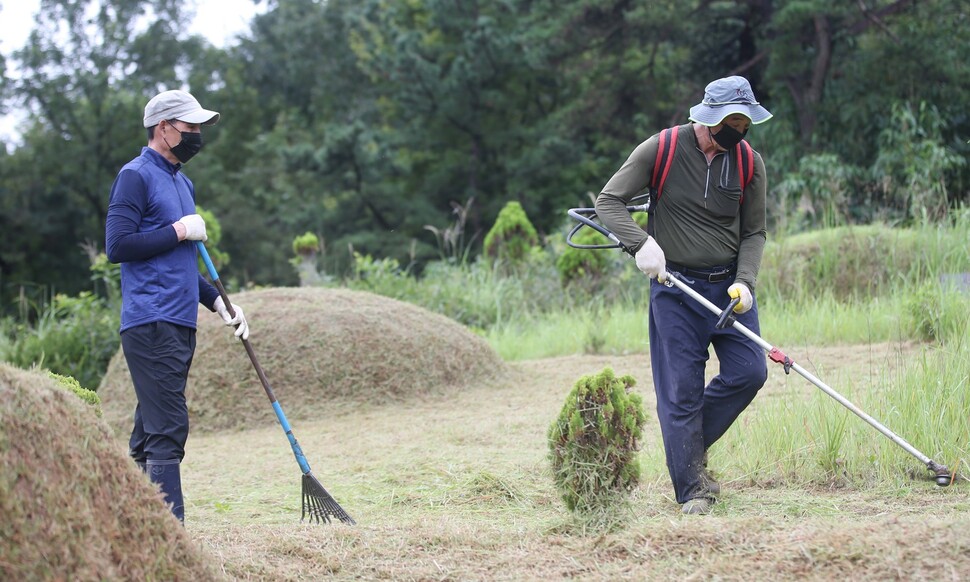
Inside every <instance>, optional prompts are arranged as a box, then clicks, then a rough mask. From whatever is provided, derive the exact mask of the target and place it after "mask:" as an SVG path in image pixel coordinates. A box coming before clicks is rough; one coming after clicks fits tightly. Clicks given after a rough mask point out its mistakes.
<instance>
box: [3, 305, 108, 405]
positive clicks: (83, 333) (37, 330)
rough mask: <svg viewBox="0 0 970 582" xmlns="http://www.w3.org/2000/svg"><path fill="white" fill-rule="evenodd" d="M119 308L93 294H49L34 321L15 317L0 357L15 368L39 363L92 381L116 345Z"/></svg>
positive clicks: (88, 382) (94, 383)
mask: <svg viewBox="0 0 970 582" xmlns="http://www.w3.org/2000/svg"><path fill="white" fill-rule="evenodd" d="M118 326H119V314H118V312H117V310H116V309H115V308H114V307H113V306H111V305H108V304H106V302H105V301H103V300H101V299H100V298H98V297H96V296H95V295H94V294H92V293H90V292H88V291H83V292H81V293H80V294H79V295H78V296H77V297H68V296H66V295H55V296H54V298H53V299H52V300H51V303H50V305H49V306H48V307H47V308H46V309H44V310H43V311H42V312H41V313H39V314H38V317H37V321H36V322H35V323H34V324H33V325H30V324H29V323H23V322H21V323H17V324H16V325H15V326H14V327H15V333H16V337H15V339H14V340H13V341H12V342H11V343H10V344H9V345H8V346H7V347H6V349H5V353H4V354H3V359H4V360H6V361H8V362H10V363H12V364H14V365H16V366H19V367H21V368H30V367H31V366H40V367H43V368H46V369H48V370H51V371H53V372H55V373H58V374H63V375H65V376H71V377H73V378H77V379H78V381H79V382H80V383H81V385H83V386H97V385H98V384H100V382H101V377H102V376H103V375H104V372H105V370H106V369H107V367H108V362H109V361H110V360H111V356H113V355H114V353H115V352H116V351H118V345H119V343H120V340H119V338H118Z"/></svg>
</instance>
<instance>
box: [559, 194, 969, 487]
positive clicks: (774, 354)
mask: <svg viewBox="0 0 970 582" xmlns="http://www.w3.org/2000/svg"><path fill="white" fill-rule="evenodd" d="M646 209H647V206H646V205H634V206H627V210H628V211H630V212H645V211H646ZM567 214H568V215H569V216H570V217H571V218H573V219H575V220H576V221H578V222H579V224H577V225H575V226H574V227H573V228H572V230H570V231H569V234H567V235H566V243H567V244H568V245H569V246H571V247H573V248H577V249H615V248H618V249H622V250H623V251H625V252H626V253H628V254H629V255H630V256H633V255H634V254H635V253H633V252H632V251H631V250H630V249H629V248H628V247H626V246H624V245H623V243H621V242H620V239H618V238H617V237H616V235H614V234H613V233H612V232H610V231H609V230H608V229H607V228H606V227H604V226H603V225H602V224H599V223H598V222H595V221H594V220H593V218H595V217H596V209H595V208H572V209H570V210H569V211H568V212H567ZM583 227H589V228H592V229H593V230H596V231H597V232H599V233H600V234H602V235H603V236H605V237H606V238H608V239H609V240H610V241H612V242H611V243H609V244H596V245H589V244H578V243H575V242H573V236H574V235H575V234H576V233H577V232H579V231H580V229H582V228H583ZM678 276H679V274H678V273H668V276H667V280H666V281H664V282H663V284H664V285H666V286H668V287H677V288H678V289H680V290H681V291H683V292H684V293H686V294H687V295H689V296H690V297H691V298H692V299H694V300H695V301H697V302H699V303H700V304H701V305H703V306H704V307H706V308H707V309H708V310H710V311H711V312H712V313H714V314H715V315H717V316H718V321H717V327H718V328H719V329H723V328H725V327H727V326H728V325H730V326H732V327H733V328H734V329H736V330H738V331H739V332H741V333H742V334H743V335H745V336H746V337H748V338H749V339H750V340H751V341H753V342H755V343H756V344H758V345H759V346H761V348H762V349H764V350H765V352H767V353H768V359H770V360H771V361H772V362H775V363H778V364H781V365H782V366H784V367H785V373H786V374H790V373H791V370H795V371H796V372H798V373H799V374H800V375H801V376H803V377H804V378H805V379H806V380H808V381H809V382H811V383H812V384H815V386H817V387H818V388H819V389H821V390H822V392H825V393H826V394H828V395H829V396H831V397H832V398H834V399H835V400H836V401H838V403H839V404H841V405H842V406H844V407H846V408H848V409H849V410H850V411H852V413H854V414H855V415H856V416H858V417H859V418H861V419H862V420H864V421H866V422H867V423H869V424H870V425H871V426H872V427H873V428H875V429H876V430H878V431H879V432H881V433H882V434H883V435H884V436H885V437H886V438H888V439H889V440H891V441H892V442H894V443H896V444H897V445H899V446H900V447H901V448H902V449H903V450H904V451H906V452H907V453H909V454H910V455H912V456H914V457H916V458H917V459H919V460H920V462H922V463H923V464H924V465H926V468H927V469H929V470H930V471H931V472H932V473H933V476H932V479H933V480H934V481H936V484H937V485H939V486H940V487H947V486H949V485H951V484H952V483H953V481H954V479H955V478H956V474H955V473H952V472H951V471H950V470H949V469H948V468H947V467H946V466H945V465H941V464H939V463H937V462H936V461H934V460H932V459H930V458H929V457H927V456H926V455H924V454H923V453H921V452H920V451H918V450H917V449H916V448H915V447H913V445H911V444H909V443H908V442H906V441H905V440H903V438H902V437H900V436H899V435H897V434H896V433H894V432H893V431H891V430H889V429H888V428H886V427H885V426H883V425H882V424H881V423H879V422H878V421H877V420H876V419H874V418H873V417H871V416H869V415H868V414H866V413H865V412H863V411H862V410H861V409H860V408H859V407H858V406H856V405H855V404H853V403H851V402H849V401H848V400H847V399H846V398H845V397H844V396H842V395H841V394H839V393H838V392H836V391H835V390H833V389H832V388H831V387H830V386H828V385H827V384H825V383H824V382H822V381H821V380H819V379H818V378H817V377H816V376H814V375H813V374H812V373H810V372H809V371H808V370H806V369H805V368H803V367H801V366H800V365H798V364H797V363H795V361H794V360H792V359H791V358H789V357H788V356H787V355H785V353H784V352H782V351H781V350H779V349H778V348H776V347H775V346H773V345H771V344H769V343H768V342H766V341H765V340H763V339H762V338H761V336H759V335H758V334H756V333H754V332H753V331H751V330H750V329H748V328H747V327H745V326H744V325H742V324H741V323H740V322H738V321H737V320H736V319H735V318H734V316H733V315H732V314H733V311H734V306H735V305H737V304H738V301H740V298H735V299H732V300H731V303H730V304H729V305H728V306H727V307H726V308H725V309H724V310H721V309H719V308H718V307H717V306H716V305H714V304H713V303H711V302H710V301H708V300H707V298H706V297H704V296H703V295H701V294H700V293H698V292H697V291H694V290H693V289H691V288H690V286H688V285H687V284H686V283H684V282H683V281H681V280H680V279H679V278H678Z"/></svg>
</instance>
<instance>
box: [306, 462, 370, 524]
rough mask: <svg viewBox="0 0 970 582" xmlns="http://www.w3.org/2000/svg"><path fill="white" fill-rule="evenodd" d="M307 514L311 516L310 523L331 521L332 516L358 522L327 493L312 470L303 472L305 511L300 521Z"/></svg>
mask: <svg viewBox="0 0 970 582" xmlns="http://www.w3.org/2000/svg"><path fill="white" fill-rule="evenodd" d="M307 516H309V518H310V523H323V522H326V523H330V518H331V517H336V518H337V519H339V520H340V521H342V522H344V523H346V524H349V525H354V524H356V523H357V522H355V521H354V519H353V518H352V517H350V516H349V515H347V512H346V511H344V509H343V508H342V507H340V504H339V503H337V502H336V500H334V498H333V497H332V496H331V495H330V494H329V493H327V490H326V489H324V488H323V485H321V484H320V481H317V478H316V477H314V476H313V473H312V472H307V473H304V474H303V513H302V514H301V515H300V521H301V522H302V521H303V520H304V519H306V518H307Z"/></svg>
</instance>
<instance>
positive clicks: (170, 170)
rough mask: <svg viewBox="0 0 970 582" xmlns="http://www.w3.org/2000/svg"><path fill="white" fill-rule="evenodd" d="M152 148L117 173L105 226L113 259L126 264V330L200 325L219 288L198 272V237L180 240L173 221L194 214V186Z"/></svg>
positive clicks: (123, 317) (123, 266) (123, 315)
mask: <svg viewBox="0 0 970 582" xmlns="http://www.w3.org/2000/svg"><path fill="white" fill-rule="evenodd" d="M180 168H181V166H180V165H177V164H172V163H171V162H169V161H168V160H166V159H165V158H164V157H163V156H162V155H161V154H159V153H158V152H156V151H155V150H152V149H151V148H148V147H144V148H142V151H141V155H139V156H138V157H137V158H135V159H133V160H132V161H130V162H128V163H127V164H125V166H124V167H123V168H122V169H121V171H120V172H119V173H118V176H117V178H115V182H114V184H113V185H112V187H111V197H110V200H109V203H108V216H107V223H106V226H105V249H106V251H107V255H108V260H109V261H111V262H112V263H121V297H122V306H121V331H125V330H126V329H128V328H130V327H134V326H138V325H144V324H146V323H152V322H155V321H167V322H170V323H174V324H176V325H183V326H186V327H191V328H193V329H195V327H196V324H197V320H198V305H199V303H200V302H201V303H202V304H203V305H205V306H206V307H207V308H209V309H210V310H212V309H213V307H212V306H213V304H214V303H215V300H216V298H217V297H218V296H219V292H218V291H217V290H216V288H215V287H213V286H212V285H211V284H210V283H209V282H208V281H206V280H205V278H203V277H202V275H201V273H199V268H198V257H197V250H196V243H195V241H188V240H186V241H182V242H179V240H178V235H177V234H176V232H175V229H174V228H172V223H174V222H176V221H177V220H179V219H180V218H182V217H183V216H185V215H188V214H195V188H194V187H193V185H192V181H191V180H189V179H188V178H187V177H186V176H185V175H184V174H183V173H181V172H180V171H179V170H180Z"/></svg>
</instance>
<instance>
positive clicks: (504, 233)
mask: <svg viewBox="0 0 970 582" xmlns="http://www.w3.org/2000/svg"><path fill="white" fill-rule="evenodd" d="M538 245H539V235H538V234H537V233H536V229H535V227H534V226H532V222H530V221H529V217H528V216H526V214H525V210H524V209H523V208H522V205H521V204H519V203H518V202H515V201H512V202H509V203H508V204H506V205H505V208H503V209H502V211H501V212H499V213H498V217H496V219H495V224H494V225H492V229H491V230H490V231H488V234H487V235H485V244H484V246H485V248H484V250H485V255H486V256H487V257H489V258H490V259H493V260H499V261H502V262H506V263H509V264H510V265H517V264H520V263H522V262H523V261H525V260H527V259H528V258H529V257H530V256H531V255H532V252H533V249H534V248H536V247H537V246H538Z"/></svg>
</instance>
